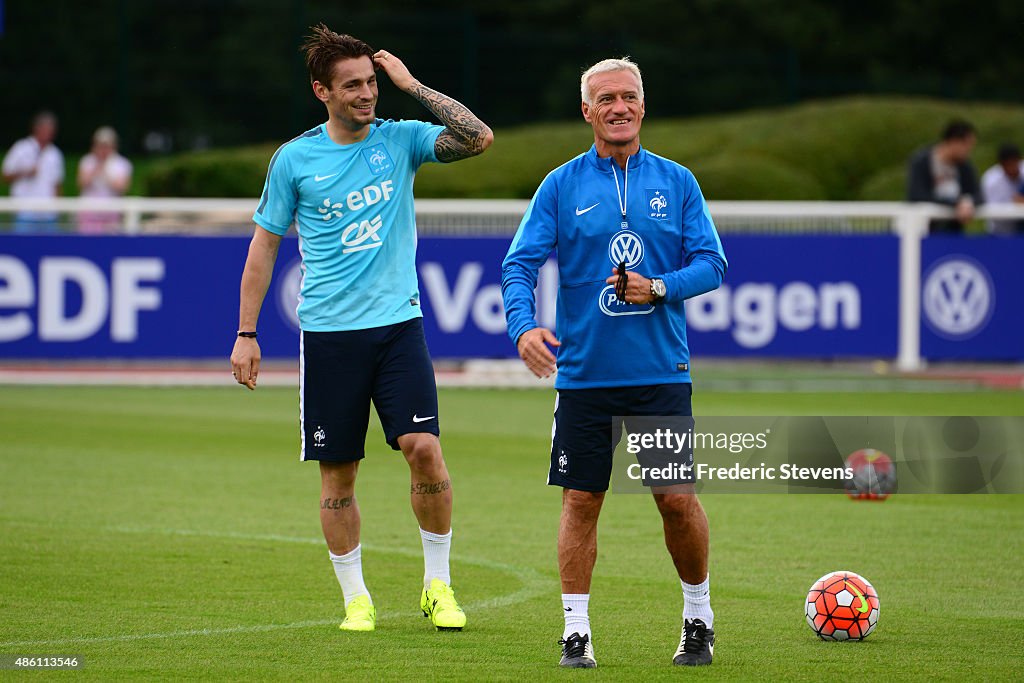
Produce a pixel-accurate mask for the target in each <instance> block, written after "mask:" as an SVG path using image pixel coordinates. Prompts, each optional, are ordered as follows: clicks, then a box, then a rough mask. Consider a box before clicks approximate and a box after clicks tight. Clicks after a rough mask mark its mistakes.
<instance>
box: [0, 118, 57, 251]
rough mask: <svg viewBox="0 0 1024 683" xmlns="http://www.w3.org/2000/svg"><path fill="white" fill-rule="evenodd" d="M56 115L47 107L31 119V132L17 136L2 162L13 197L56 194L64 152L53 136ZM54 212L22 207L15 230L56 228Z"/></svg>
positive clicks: (4, 176)
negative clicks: (23, 208) (55, 143)
mask: <svg viewBox="0 0 1024 683" xmlns="http://www.w3.org/2000/svg"><path fill="white" fill-rule="evenodd" d="M56 136H57V117H56V116H54V115H53V114H52V113H50V112H48V111H44V112H40V113H39V114H36V116H35V118H33V119H32V134H31V135H29V136H28V137H27V138H22V139H21V140H18V141H17V142H16V143H14V145H13V146H12V147H11V149H10V151H8V152H7V156H5V157H4V162H3V178H4V182H7V183H10V184H11V196H12V197H39V198H49V197H56V196H57V195H59V194H60V193H61V189H60V188H61V183H63V182H64V155H63V154H61V152H60V150H59V149H57V146H56V145H54V144H53V139H54V138H55V137H56ZM56 229H57V214H56V213H55V212H52V211H23V212H20V213H18V214H17V215H16V216H15V222H14V231H15V232H55V231H56Z"/></svg>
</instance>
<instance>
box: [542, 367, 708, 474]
mask: <svg viewBox="0 0 1024 683" xmlns="http://www.w3.org/2000/svg"><path fill="white" fill-rule="evenodd" d="M692 392H693V385H691V384H689V383H685V384H654V385H648V386H639V387H610V388H602V389H562V390H561V391H559V392H558V396H557V398H556V399H555V423H554V427H553V429H552V433H551V467H550V469H549V470H548V484H550V485H552V486H561V487H563V488H567V489H575V490H578V491H607V490H608V482H609V480H610V479H611V473H612V454H613V453H614V452H615V447H616V446H617V445H618V443H619V440H620V439H621V438H622V427H623V418H624V421H625V426H626V430H627V432H630V431H631V429H630V419H629V418H630V417H636V418H650V417H662V416H667V417H681V416H690V415H693V410H692V408H691V397H692ZM616 417H618V418H620V419H615V418H616ZM640 423H641V425H642V426H641V429H644V428H649V427H650V425H651V421H650V420H646V419H641V420H640ZM645 457H649V458H653V459H652V460H651V461H649V462H648V461H645ZM658 457H659V454H657V453H654V454H644V456H638V458H637V461H639V462H640V464H641V466H644V467H647V466H652V467H653V466H659V465H662V464H664V463H663V462H661V461H660V460H659V459H658ZM671 459H672V460H675V461H680V457H679V456H678V455H677V454H673V455H672V456H671ZM683 461H688V465H689V466H690V467H692V466H693V452H692V450H690V452H689V453H684V454H683ZM644 483H645V484H646V485H652V484H653V485H657V483H658V482H646V481H645V482H644Z"/></svg>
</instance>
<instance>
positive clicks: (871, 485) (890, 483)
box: [846, 448, 896, 500]
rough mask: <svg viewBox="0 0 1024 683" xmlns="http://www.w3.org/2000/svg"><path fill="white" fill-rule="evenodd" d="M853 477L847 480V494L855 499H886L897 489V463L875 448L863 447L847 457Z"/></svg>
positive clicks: (847, 464)
mask: <svg viewBox="0 0 1024 683" xmlns="http://www.w3.org/2000/svg"><path fill="white" fill-rule="evenodd" d="M846 468H847V469H849V470H850V471H851V472H853V479H848V480H847V481H846V495H848V496H849V497H850V498H853V499H854V500H885V499H886V498H888V497H889V494H890V493H892V492H893V491H895V490H896V465H895V463H893V461H892V458H890V457H889V456H888V455H886V454H885V453H883V452H882V451H879V450H875V449H874V448H862V449H860V450H859V451H854V452H853V453H850V455H849V457H848V458H846Z"/></svg>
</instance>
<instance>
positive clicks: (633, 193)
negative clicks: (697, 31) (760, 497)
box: [502, 59, 727, 668]
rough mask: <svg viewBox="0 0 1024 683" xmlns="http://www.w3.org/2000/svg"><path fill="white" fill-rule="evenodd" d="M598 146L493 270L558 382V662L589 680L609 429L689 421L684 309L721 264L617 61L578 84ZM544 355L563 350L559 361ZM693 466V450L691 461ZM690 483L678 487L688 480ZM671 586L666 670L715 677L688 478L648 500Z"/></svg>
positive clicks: (709, 226) (522, 348) (533, 356)
mask: <svg viewBox="0 0 1024 683" xmlns="http://www.w3.org/2000/svg"><path fill="white" fill-rule="evenodd" d="M581 95H582V99H583V103H582V110H583V118H584V119H585V120H586V121H587V122H588V123H589V124H590V125H591V126H592V127H593V129H594V146H593V147H591V148H590V151H588V152H586V153H585V154H581V155H579V156H577V157H576V158H574V159H572V160H571V161H569V162H567V163H565V164H563V165H562V166H559V167H558V168H556V169H555V170H554V171H552V172H551V173H549V174H548V176H547V177H546V178H545V179H544V181H543V182H542V183H541V185H540V187H539V188H538V189H537V192H536V194H535V195H534V197H533V201H532V202H531V203H530V206H529V208H528V209H527V212H526V215H525V216H524V217H523V221H522V223H521V224H520V226H519V231H518V232H517V233H516V236H515V238H514V239H513V241H512V244H511V246H510V247H509V251H508V255H507V256H506V257H505V261H504V263H503V266H502V292H503V295H504V301H505V311H506V318H507V322H508V331H509V335H510V336H511V338H512V341H513V342H514V343H515V344H516V347H517V349H518V350H519V355H520V357H521V358H522V359H523V361H524V362H525V363H526V365H527V367H529V368H530V370H531V371H532V372H533V373H534V374H535V375H536V376H538V377H546V376H549V375H550V374H551V373H552V372H554V371H555V369H556V366H557V370H558V377H557V380H556V382H555V389H556V390H557V398H556V401H555V424H554V430H553V434H552V442H551V468H550V470H549V474H548V483H549V484H551V485H553V486H561V487H562V516H561V522H560V525H559V531H558V566H559V573H560V575H561V580H562V602H563V606H562V607H563V615H564V617H565V630H564V632H563V636H562V640H561V641H560V644H561V645H562V658H561V662H560V664H561V665H562V666H566V667H575V668H593V667H595V666H596V665H597V664H596V660H595V658H594V648H593V643H592V636H591V631H590V619H589V616H588V604H589V599H590V579H591V575H592V574H593V569H594V562H595V560H596V559H597V519H598V516H599V514H600V511H601V505H602V503H603V501H604V496H605V493H606V491H607V490H608V483H609V479H610V475H611V467H612V452H613V450H614V448H615V445H616V443H617V442H618V440H619V437H620V436H621V424H618V422H619V420H615V419H614V418H615V417H616V416H672V417H679V416H690V415H692V412H691V406H690V397H691V384H690V357H689V350H688V347H687V343H686V314H685V311H684V308H683V302H684V301H685V300H686V299H689V298H690V297H693V296H697V295H699V294H703V293H704V292H708V291H711V290H713V289H716V288H717V287H718V286H719V285H720V284H721V282H722V278H723V276H724V275H725V270H726V267H727V262H726V259H725V254H724V252H723V250H722V244H721V241H720V240H719V238H718V233H717V231H716V230H715V225H714V222H713V221H712V219H711V215H710V214H709V213H708V208H707V204H706V203H705V201H704V197H703V195H702V194H701V191H700V188H699V187H698V185H697V181H696V180H695V179H694V177H693V174H692V173H691V172H690V171H689V170H687V169H686V168H684V167H682V166H680V165H679V164H677V163H675V162H673V161H670V160H668V159H665V158H662V157H659V156H657V155H655V154H652V153H651V152H648V151H647V150H645V149H643V148H642V147H641V146H640V125H641V123H642V121H643V117H644V92H643V81H642V79H641V76H640V70H639V68H637V66H636V64H634V63H633V62H631V61H629V60H628V59H607V60H604V61H602V62H599V63H597V64H595V65H594V66H592V67H591V68H590V69H588V70H587V71H586V72H585V73H584V74H583V77H582V80H581ZM552 250H557V254H558V268H559V280H560V284H559V290H558V313H557V320H556V331H557V334H556V333H554V332H552V331H551V330H548V329H545V328H543V327H540V326H539V325H538V323H537V321H536V301H535V297H534V287H535V286H536V284H537V274H538V270H539V268H540V267H541V266H542V265H543V264H544V263H545V262H546V261H547V259H548V257H549V256H550V254H551V252H552ZM549 347H558V358H557V360H556V358H555V356H554V354H553V353H552V351H551V349H550V348H549ZM684 464H688V465H689V466H690V467H692V453H690V454H689V463H684ZM688 482H689V483H688ZM652 492H653V493H654V499H655V502H656V503H657V505H658V510H659V511H660V512H661V515H662V519H663V520H664V527H665V543H666V545H667V546H668V550H669V554H670V555H671V556H672V560H673V562H674V563H675V567H676V570H677V572H678V574H679V577H680V580H681V582H682V588H683V596H684V607H683V633H682V638H681V642H680V644H679V648H678V649H677V651H676V653H675V655H674V657H673V662H674V663H675V664H680V665H701V664H710V663H711V658H712V654H713V651H714V638H715V636H714V630H713V620H714V615H713V613H712V611H711V605H710V594H709V590H708V522H707V516H706V515H705V514H704V509H703V508H702V507H701V504H700V502H699V501H698V500H697V496H696V494H695V493H694V490H693V485H692V477H689V476H688V477H684V478H683V479H681V480H679V481H678V482H676V485H674V486H664V487H652Z"/></svg>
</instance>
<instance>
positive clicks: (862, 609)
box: [843, 581, 868, 614]
mask: <svg viewBox="0 0 1024 683" xmlns="http://www.w3.org/2000/svg"><path fill="white" fill-rule="evenodd" d="M843 585H845V586H846V587H847V588H849V589H850V590H852V591H853V594H854V595H856V596H857V597H858V598H860V607H858V608H857V611H858V612H860V613H861V614H864V613H865V612H867V611H868V601H867V600H865V599H864V594H863V593H861V592H860V591H859V590H857V587H856V586H854V585H853V584H852V583H850V582H849V581H843Z"/></svg>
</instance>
